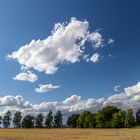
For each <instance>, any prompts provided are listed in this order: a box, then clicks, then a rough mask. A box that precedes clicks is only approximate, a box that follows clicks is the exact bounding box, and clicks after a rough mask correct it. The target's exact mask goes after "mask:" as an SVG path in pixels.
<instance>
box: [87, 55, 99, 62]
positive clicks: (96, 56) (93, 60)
mask: <svg viewBox="0 0 140 140" xmlns="http://www.w3.org/2000/svg"><path fill="white" fill-rule="evenodd" d="M99 58H100V55H99V54H98V53H95V54H93V55H92V56H91V57H90V61H91V62H93V63H96V62H98V61H99ZM87 61H88V60H87Z"/></svg>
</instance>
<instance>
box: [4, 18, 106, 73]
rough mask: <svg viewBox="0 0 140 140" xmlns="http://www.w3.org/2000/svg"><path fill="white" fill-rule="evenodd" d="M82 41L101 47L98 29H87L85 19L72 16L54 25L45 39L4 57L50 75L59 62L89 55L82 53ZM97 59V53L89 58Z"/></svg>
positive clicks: (72, 61)
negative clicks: (68, 19)
mask: <svg viewBox="0 0 140 140" xmlns="http://www.w3.org/2000/svg"><path fill="white" fill-rule="evenodd" d="M86 42H89V43H91V47H93V48H95V49H97V48H100V47H103V46H104V39H103V37H102V35H101V34H100V33H99V32H98V31H95V32H90V31H89V23H88V21H86V20H84V21H80V20H77V19H76V18H75V17H73V18H71V20H70V22H63V23H57V24H55V26H54V28H53V30H52V32H51V35H50V36H48V37H47V38H46V39H44V40H32V41H31V42H30V43H29V44H26V45H25V46H22V47H20V48H19V50H17V51H15V52H12V53H11V54H9V55H8V56H7V57H8V58H11V59H14V60H17V61H18V62H19V64H20V65H21V66H23V67H27V68H28V69H30V68H33V69H35V70H37V71H39V72H45V73H46V74H54V73H56V72H57V71H58V69H59V67H60V64H62V63H71V64H72V63H76V62H79V61H80V60H81V59H83V58H85V55H86V56H88V57H89V58H90V57H91V56H92V55H91V56H90V55H88V54H86V53H85V49H86V46H85V43H86ZM88 47H89V46H88ZM95 49H93V54H94V53H95V52H94V51H95ZM89 58H87V59H89ZM98 60H99V54H98V56H97V54H96V56H95V55H94V56H92V57H91V61H92V62H94V63H95V62H97V61H98Z"/></svg>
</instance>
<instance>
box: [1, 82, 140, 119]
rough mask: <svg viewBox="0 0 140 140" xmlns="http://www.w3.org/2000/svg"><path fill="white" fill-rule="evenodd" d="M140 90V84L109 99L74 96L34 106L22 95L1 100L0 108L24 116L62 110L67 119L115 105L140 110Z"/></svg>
mask: <svg viewBox="0 0 140 140" xmlns="http://www.w3.org/2000/svg"><path fill="white" fill-rule="evenodd" d="M126 89H127V90H126ZM130 89H131V90H130ZM139 90H140V87H139V82H138V83H137V84H136V85H133V86H130V87H127V88H125V89H124V92H121V93H118V94H114V95H111V96H109V97H107V98H98V99H95V98H89V99H86V100H84V99H82V98H81V96H78V95H72V96H70V97H68V98H66V99H64V100H63V101H59V102H58V101H55V102H46V101H44V102H41V103H38V104H33V103H31V102H30V101H24V100H23V97H22V96H20V95H18V96H10V95H8V96H5V97H2V98H0V106H1V107H5V110H10V111H12V112H14V111H16V110H20V111H21V112H22V113H23V114H36V113H39V112H42V113H44V114H45V113H48V112H49V111H50V110H52V112H54V113H56V112H57V111H58V110H60V111H62V113H63V114H64V116H65V117H68V115H70V114H71V113H74V112H76V113H80V112H81V111H83V110H90V111H92V112H96V111H98V110H100V109H102V108H103V107H105V106H106V105H114V106H117V107H120V108H122V109H128V108H133V109H137V108H140V104H139V102H140V92H139ZM130 91H131V92H130ZM128 93H131V94H128ZM5 110H4V111H5Z"/></svg>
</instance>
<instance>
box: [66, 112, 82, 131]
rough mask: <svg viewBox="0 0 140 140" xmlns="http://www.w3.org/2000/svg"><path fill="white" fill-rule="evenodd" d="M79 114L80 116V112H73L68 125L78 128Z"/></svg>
mask: <svg viewBox="0 0 140 140" xmlns="http://www.w3.org/2000/svg"><path fill="white" fill-rule="evenodd" d="M79 116H80V115H79V114H73V115H71V116H70V117H68V120H67V125H68V126H69V127H72V128H76V127H77V119H78V118H79Z"/></svg>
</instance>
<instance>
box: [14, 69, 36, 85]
mask: <svg viewBox="0 0 140 140" xmlns="http://www.w3.org/2000/svg"><path fill="white" fill-rule="evenodd" d="M13 80H20V81H29V82H31V83H33V82H36V81H37V80H38V77H37V75H36V74H33V73H32V72H30V71H28V72H21V73H19V74H17V75H16V76H15V77H14V78H13Z"/></svg>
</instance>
